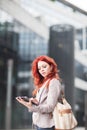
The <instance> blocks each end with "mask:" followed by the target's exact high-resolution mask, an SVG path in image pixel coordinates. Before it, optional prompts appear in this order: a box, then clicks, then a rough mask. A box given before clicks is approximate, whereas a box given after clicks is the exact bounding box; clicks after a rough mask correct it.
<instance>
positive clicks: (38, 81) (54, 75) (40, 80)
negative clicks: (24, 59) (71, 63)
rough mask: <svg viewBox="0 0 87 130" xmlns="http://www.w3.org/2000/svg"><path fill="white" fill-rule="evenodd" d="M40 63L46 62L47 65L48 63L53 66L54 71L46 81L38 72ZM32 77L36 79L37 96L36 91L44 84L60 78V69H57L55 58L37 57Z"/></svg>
mask: <svg viewBox="0 0 87 130" xmlns="http://www.w3.org/2000/svg"><path fill="white" fill-rule="evenodd" d="M39 61H45V62H46V63H48V64H49V65H51V66H52V71H51V72H50V74H49V75H48V76H47V78H46V79H44V77H42V76H41V75H40V73H39V71H38V62H39ZM32 75H33V78H34V85H35V86H36V89H35V90H34V92H33V94H36V91H37V90H38V89H39V88H40V87H41V86H42V84H43V83H44V82H45V81H46V80H48V79H52V78H57V79H60V78H59V75H58V68H57V64H56V62H55V61H54V59H53V58H51V57H48V56H45V55H43V56H39V57H37V58H36V59H35V60H34V61H33V63H32Z"/></svg>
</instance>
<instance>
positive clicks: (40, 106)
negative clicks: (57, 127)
mask: <svg viewBox="0 0 87 130" xmlns="http://www.w3.org/2000/svg"><path fill="white" fill-rule="evenodd" d="M32 75H33V78H34V85H35V86H36V88H35V90H34V91H33V95H34V96H36V97H35V101H37V105H35V104H33V103H32V100H34V98H30V100H29V102H25V101H24V100H23V99H22V98H21V97H19V98H16V99H17V100H18V101H19V102H20V103H21V104H23V105H25V106H26V107H27V108H28V109H29V111H31V112H33V124H34V125H35V126H36V128H37V130H43V129H44V130H54V120H53V116H52V112H53V110H54V107H55V105H56V104H57V101H58V98H59V96H60V92H61V84H60V78H59V75H58V69H57V64H56V63H55V61H54V60H53V59H52V58H50V57H48V56H39V57H37V58H36V59H35V60H34V61H33V63H32Z"/></svg>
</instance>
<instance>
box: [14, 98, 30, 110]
mask: <svg viewBox="0 0 87 130" xmlns="http://www.w3.org/2000/svg"><path fill="white" fill-rule="evenodd" d="M16 100H17V101H18V102H19V103H21V104H22V105H24V106H25V107H27V108H30V107H31V106H32V103H31V101H29V102H26V101H24V100H23V99H22V98H21V97H20V96H19V97H16Z"/></svg>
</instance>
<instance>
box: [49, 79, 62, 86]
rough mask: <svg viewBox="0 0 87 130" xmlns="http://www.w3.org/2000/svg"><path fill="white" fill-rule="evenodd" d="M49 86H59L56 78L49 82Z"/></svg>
mask: <svg viewBox="0 0 87 130" xmlns="http://www.w3.org/2000/svg"><path fill="white" fill-rule="evenodd" d="M51 84H55V85H61V83H60V80H58V79H56V78H53V79H51V80H50V84H49V85H51Z"/></svg>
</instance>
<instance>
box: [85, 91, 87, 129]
mask: <svg viewBox="0 0 87 130" xmlns="http://www.w3.org/2000/svg"><path fill="white" fill-rule="evenodd" d="M85 130H87V91H86V93H85Z"/></svg>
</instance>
